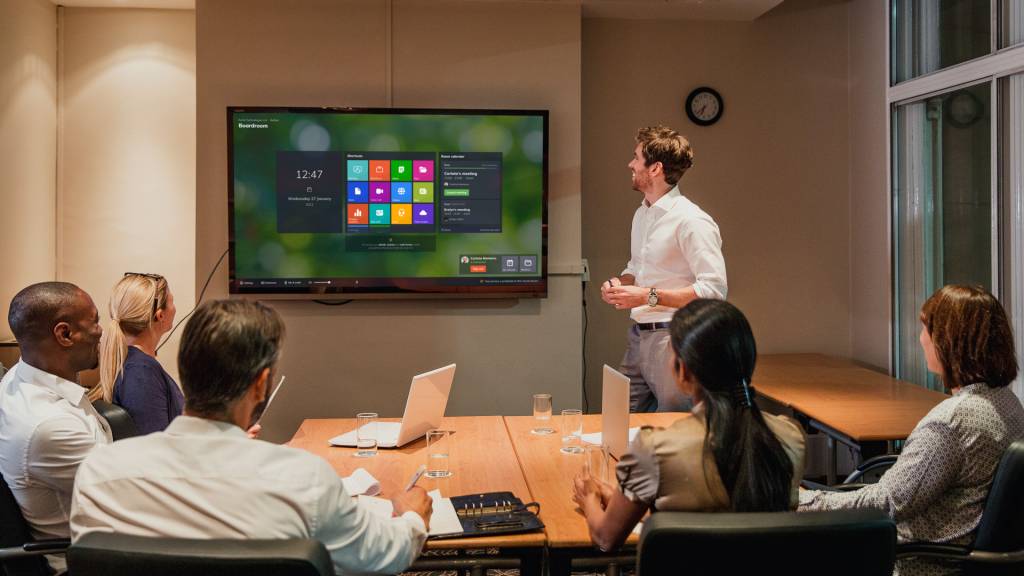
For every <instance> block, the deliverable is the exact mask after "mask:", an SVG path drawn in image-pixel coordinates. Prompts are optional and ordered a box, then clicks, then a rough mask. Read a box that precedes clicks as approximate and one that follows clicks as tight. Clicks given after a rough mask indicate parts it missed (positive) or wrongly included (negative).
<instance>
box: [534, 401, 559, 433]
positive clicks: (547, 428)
mask: <svg viewBox="0 0 1024 576" xmlns="http://www.w3.org/2000/svg"><path fill="white" fill-rule="evenodd" d="M533 420H534V423H533V430H530V432H532V433H534V434H540V435H542V436H543V435H547V434H554V433H555V429H554V428H552V427H551V394H534V395H533Z"/></svg>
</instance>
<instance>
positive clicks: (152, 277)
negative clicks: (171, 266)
mask: <svg viewBox="0 0 1024 576" xmlns="http://www.w3.org/2000/svg"><path fill="white" fill-rule="evenodd" d="M124 275H125V276H142V277H143V278H149V279H151V280H163V279H164V277H163V276H161V275H159V274H148V273H146V272H125V273H124Z"/></svg>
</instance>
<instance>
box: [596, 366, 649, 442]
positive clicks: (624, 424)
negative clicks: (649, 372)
mask: <svg viewBox="0 0 1024 576" xmlns="http://www.w3.org/2000/svg"><path fill="white" fill-rule="evenodd" d="M638 430H639V428H630V427H629V378H628V377H627V376H625V375H623V374H621V373H620V372H619V371H618V370H616V369H614V368H612V367H611V366H608V365H607V364H605V365H604V380H603V381H602V386H601V431H600V432H591V433H590V434H584V435H583V441H584V442H587V443H589V444H596V445H598V446H607V447H608V453H609V454H611V455H612V456H613V457H615V458H619V457H620V456H622V454H623V453H624V452H625V451H626V449H627V448H629V443H630V442H632V441H633V438H634V437H635V436H636V433H637V431H638Z"/></svg>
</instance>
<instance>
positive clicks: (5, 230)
mask: <svg viewBox="0 0 1024 576" xmlns="http://www.w3.org/2000/svg"><path fill="white" fill-rule="evenodd" d="M56 170H57V8H56V7H55V6H54V5H53V4H52V3H50V2H49V1H48V0H18V1H17V2H11V1H6V2H0V219H2V221H3V225H2V226H0V249H2V251H3V254H4V257H3V265H2V266H0V270H2V272H0V340H4V339H8V338H11V337H12V335H11V332H10V327H9V326H8V325H7V308H8V305H9V304H10V302H11V298H12V297H14V295H15V294H16V293H17V292H18V290H20V289H22V288H24V287H25V286H27V285H28V284H31V283H33V282H41V281H44V280H52V279H53V277H54V273H55V271H56V248H55V236H56V219H55V211H56V204H55V203H56V200H55V198H56V192H55V191H56Z"/></svg>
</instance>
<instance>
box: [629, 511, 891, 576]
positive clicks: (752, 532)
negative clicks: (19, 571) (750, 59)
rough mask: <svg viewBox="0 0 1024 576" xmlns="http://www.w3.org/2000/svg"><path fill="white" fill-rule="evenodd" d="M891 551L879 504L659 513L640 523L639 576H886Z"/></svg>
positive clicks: (886, 520)
mask: <svg viewBox="0 0 1024 576" xmlns="http://www.w3.org/2000/svg"><path fill="white" fill-rule="evenodd" d="M895 555H896V525H895V524H894V523H893V521H892V520H890V519H889V517H888V516H886V515H885V513H883V512H881V511H876V510H839V511H831V512H753V513H696V512H657V513H655V514H652V515H651V517H650V518H648V519H647V520H646V521H645V522H644V528H643V532H642V533H641V535H640V545H639V547H638V549H637V576H653V575H655V574H680V573H682V572H685V573H686V574H687V575H688V576H689V575H693V576H697V575H703V574H709V575H714V576H721V575H722V574H742V573H755V572H756V573H765V574H772V573H778V574H786V575H787V576H797V575H801V574H815V575H817V574H826V573H827V574H829V575H830V576H840V575H850V576H853V575H856V576H872V575H876V574H877V575H879V576H882V575H885V576H891V574H892V571H893V564H894V562H895Z"/></svg>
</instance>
